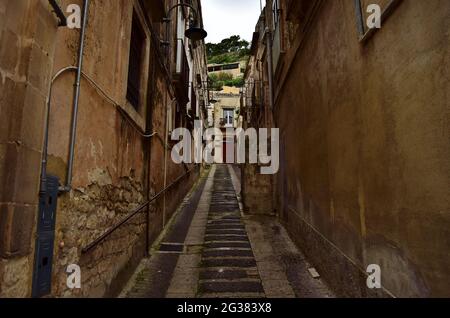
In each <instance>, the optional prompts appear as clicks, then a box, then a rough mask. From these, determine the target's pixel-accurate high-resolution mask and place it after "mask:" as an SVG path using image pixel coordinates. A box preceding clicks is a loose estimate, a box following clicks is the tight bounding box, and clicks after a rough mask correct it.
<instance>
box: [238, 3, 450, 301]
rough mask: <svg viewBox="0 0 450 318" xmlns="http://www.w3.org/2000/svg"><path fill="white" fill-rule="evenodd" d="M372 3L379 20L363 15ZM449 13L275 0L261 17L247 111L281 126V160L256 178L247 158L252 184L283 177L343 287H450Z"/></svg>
mask: <svg viewBox="0 0 450 318" xmlns="http://www.w3.org/2000/svg"><path fill="white" fill-rule="evenodd" d="M370 4H377V5H379V6H380V8H381V12H382V17H381V22H382V24H381V29H374V28H369V27H368V26H369V24H367V25H366V21H367V20H368V19H369V18H370V13H366V12H367V8H368V6H369V5H370ZM449 13H450V2H448V1H439V0H435V1H426V2H425V1H397V0H394V1H387V0H386V1H381V0H373V1H362V0H355V1H347V0H336V1H320V0H318V1H303V0H292V1H288V0H268V1H267V4H266V8H265V11H264V12H263V14H262V16H261V19H260V21H259V23H258V27H257V29H256V32H255V36H254V39H253V45H252V57H251V59H250V63H249V66H248V68H247V72H246V90H245V96H244V98H243V110H242V111H243V114H245V118H244V122H245V124H246V125H248V126H250V127H263V126H265V125H268V126H269V127H270V126H271V125H272V123H273V125H274V126H276V127H278V128H280V136H281V137H280V171H279V173H278V174H277V175H276V176H274V177H273V178H272V179H271V180H269V181H268V180H262V181H258V180H255V178H258V177H255V173H254V171H250V172H247V175H246V170H247V171H248V170H251V169H252V167H249V166H247V167H245V169H244V176H243V178H244V179H245V178H247V179H251V181H254V182H250V183H249V184H250V189H247V190H245V186H244V184H243V188H244V189H243V192H244V194H243V196H244V199H245V191H247V192H249V193H250V196H251V202H250V203H247V205H251V204H255V202H257V201H255V200H254V199H253V200H252V198H254V196H255V193H256V192H262V191H265V192H268V190H267V189H268V188H269V187H270V186H272V187H273V192H274V193H275V196H274V197H273V201H272V203H273V206H274V210H275V211H276V213H277V215H278V216H279V218H280V219H281V220H282V221H283V222H284V223H285V224H286V227H287V228H288V230H289V232H290V234H291V236H292V238H293V239H294V240H295V241H296V243H297V244H298V246H299V247H300V248H301V249H302V250H303V251H304V252H305V253H306V254H307V256H308V257H309V258H310V260H311V261H312V262H313V264H314V266H315V267H316V268H317V269H318V271H319V272H320V273H321V275H322V276H323V277H325V278H326V280H327V281H328V282H329V283H330V285H332V286H333V288H334V289H335V290H336V291H338V293H339V294H340V295H343V296H357V297H358V296H359V297H361V296H362V297H371V296H386V297H389V296H396V297H413V296H419V297H430V296H435V297H445V296H448V295H449V293H450V289H449V286H450V285H449V281H450V270H449V269H450V254H449V253H448V250H449V248H450V241H449V239H450V232H449V229H450V208H449V200H448V199H449V193H448V189H449V188H450V185H449V180H450V178H449V171H450V170H449V161H448V158H449V155H450V154H449V147H448V140H449V131H450V130H449V129H448V128H449V126H448V120H447V119H445V118H446V116H447V115H446V114H448V100H449V98H448V91H449V89H450V87H449V78H448V74H449V73H450V70H449V54H448V49H449V43H450V41H449V34H448V32H446V31H444V30H449V29H450V26H449V19H448V17H449ZM243 183H245V181H243ZM255 189H256V190H255ZM259 189H261V191H259ZM269 189H270V188H269ZM267 204H268V203H264V205H267ZM262 210H263V209H262ZM250 211H251V210H250ZM263 212H264V211H263ZM266 213H269V211H266ZM369 265H377V266H379V267H380V269H381V282H382V288H381V289H369V288H368V287H367V284H366V280H367V277H368V275H369V273H368V272H367V269H368V267H369Z"/></svg>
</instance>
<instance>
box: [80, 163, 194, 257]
mask: <svg viewBox="0 0 450 318" xmlns="http://www.w3.org/2000/svg"><path fill="white" fill-rule="evenodd" d="M197 168H198V166H196V167H195V168H192V169H190V170H188V171H187V172H186V173H184V174H183V175H182V176H180V177H178V178H177V179H176V180H175V181H173V182H172V183H171V184H170V185H169V186H167V187H166V188H165V189H163V190H161V191H160V192H158V193H157V194H156V195H155V196H153V197H152V198H151V199H150V200H149V201H147V202H145V203H144V204H142V205H141V206H139V207H138V208H136V209H135V210H134V211H133V212H132V213H130V214H129V215H128V216H127V217H125V218H123V219H122V220H121V221H119V222H118V223H117V224H115V225H114V226H113V227H111V228H110V229H108V230H107V231H106V232H105V233H103V234H102V235H101V236H100V237H98V238H97V239H95V240H94V241H93V242H92V243H90V244H88V245H87V246H86V247H84V248H83V249H82V250H81V254H86V253H88V252H89V251H91V250H92V249H93V248H95V247H96V246H97V245H99V244H100V243H102V242H103V241H104V240H106V239H107V238H108V237H109V236H110V235H111V234H113V233H114V232H115V231H117V230H118V229H119V228H120V227H121V226H122V225H124V224H125V223H127V222H128V221H129V220H131V219H132V218H133V217H135V216H136V215H138V214H139V213H141V212H142V210H144V209H145V208H147V207H148V206H149V205H150V204H151V203H152V202H154V201H155V200H157V199H158V198H159V197H160V196H161V195H163V194H165V193H166V192H167V191H168V190H170V189H171V188H172V187H173V186H175V185H176V184H178V182H180V181H181V180H183V179H184V178H185V177H186V176H187V175H189V174H190V173H191V172H192V171H194V170H195V169H197ZM147 222H148V218H147ZM147 236H148V233H147Z"/></svg>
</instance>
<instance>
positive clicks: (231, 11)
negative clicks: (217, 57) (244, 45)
mask: <svg viewBox="0 0 450 318" xmlns="http://www.w3.org/2000/svg"><path fill="white" fill-rule="evenodd" d="M261 3H262V5H263V6H264V3H265V0H202V7H203V19H204V24H205V29H206V31H208V37H207V38H206V40H205V41H206V42H207V43H208V42H211V43H219V42H220V41H222V40H223V39H226V38H228V37H230V36H232V35H240V36H241V38H243V39H245V40H247V41H249V42H250V41H251V40H252V35H253V32H254V31H255V26H256V23H257V22H258V18H259V16H260V14H261Z"/></svg>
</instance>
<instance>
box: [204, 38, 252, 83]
mask: <svg viewBox="0 0 450 318" xmlns="http://www.w3.org/2000/svg"><path fill="white" fill-rule="evenodd" d="M206 50H207V54H208V63H209V64H229V63H237V62H241V61H247V60H248V57H249V55H250V43H249V42H248V41H245V40H242V39H241V37H240V36H239V35H234V36H231V37H229V38H228V39H224V40H222V41H221V42H220V43H217V44H213V43H207V44H206ZM210 82H211V83H210V86H211V87H212V89H213V90H216V91H221V90H222V89H223V87H224V86H234V87H242V86H244V77H243V76H241V77H238V78H233V76H232V75H231V74H227V73H218V74H211V75H210Z"/></svg>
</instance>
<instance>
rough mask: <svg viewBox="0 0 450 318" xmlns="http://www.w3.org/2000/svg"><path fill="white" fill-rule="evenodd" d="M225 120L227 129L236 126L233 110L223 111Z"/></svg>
mask: <svg viewBox="0 0 450 318" xmlns="http://www.w3.org/2000/svg"><path fill="white" fill-rule="evenodd" d="M223 120H224V125H225V126H226V127H233V126H234V110H233V109H224V110H223Z"/></svg>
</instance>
